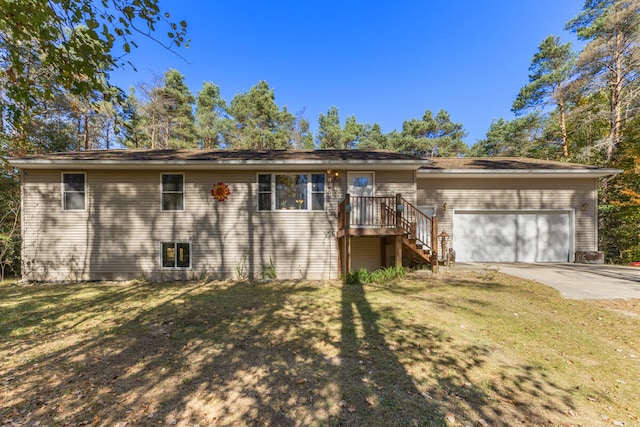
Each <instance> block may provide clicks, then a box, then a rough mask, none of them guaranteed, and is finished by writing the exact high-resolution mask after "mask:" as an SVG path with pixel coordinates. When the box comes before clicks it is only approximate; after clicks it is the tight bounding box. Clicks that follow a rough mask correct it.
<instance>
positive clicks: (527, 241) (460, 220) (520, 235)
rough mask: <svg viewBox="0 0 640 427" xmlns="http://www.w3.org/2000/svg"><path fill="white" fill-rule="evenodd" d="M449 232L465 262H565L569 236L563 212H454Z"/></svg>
mask: <svg viewBox="0 0 640 427" xmlns="http://www.w3.org/2000/svg"><path fill="white" fill-rule="evenodd" d="M453 233H454V239H455V240H454V249H455V250H456V255H457V259H458V260H459V261H468V262H566V261H568V260H569V253H570V248H571V240H572V235H571V224H570V217H569V214H568V213H567V212H522V211H520V212H499V213H492V212H473V213H471V212H470V213H466V212H463V213H456V214H455V215H454V226H453Z"/></svg>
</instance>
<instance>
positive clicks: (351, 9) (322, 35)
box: [112, 0, 584, 145]
mask: <svg viewBox="0 0 640 427" xmlns="http://www.w3.org/2000/svg"><path fill="white" fill-rule="evenodd" d="M583 5H584V0H511V1H509V0H500V1H498V0H484V1H477V0H475V1H471V0H460V1H427V0H423V1H398V2H389V1H384V2H383V1H376V0H373V1H368V2H362V1H347V0H345V1H334V0H328V1H327V0H325V1H299V2H291V1H271V2H269V1H249V0H245V1H227V2H213V1H195V0H181V1H179V2H177V1H172V2H169V1H163V2H161V6H162V7H163V8H164V9H165V10H167V11H169V12H170V13H171V15H172V19H174V20H177V21H179V20H182V19H185V20H186V21H187V23H188V30H189V34H188V36H189V38H190V39H191V44H190V47H189V48H188V49H183V48H181V49H178V53H179V54H180V55H182V56H183V57H184V58H185V59H186V62H185V60H183V59H181V58H180V57H178V56H176V55H174V54H172V53H171V52H168V51H166V50H165V49H163V48H162V47H160V46H159V45H157V44H154V43H153V42H150V41H148V40H141V39H137V41H138V44H139V45H140V48H139V49H135V50H134V51H133V52H132V54H131V55H130V56H129V58H128V59H129V60H130V61H131V62H132V63H133V64H134V65H135V66H136V68H137V72H136V71H133V70H131V69H130V68H128V69H124V70H119V71H116V72H114V73H112V83H115V84H117V85H119V86H120V87H122V88H124V89H126V88H128V87H129V86H135V85H136V84H138V83H140V82H151V81H152V80H153V76H154V74H155V75H162V74H163V73H164V72H165V71H166V70H167V69H169V68H175V69H177V70H179V71H180V72H181V73H182V74H183V75H185V78H186V82H187V84H188V85H189V87H190V88H191V90H192V92H193V93H194V95H195V94H196V93H197V92H198V91H199V90H200V88H201V87H202V83H203V82H204V81H211V82H213V83H215V84H217V85H218V86H220V89H221V93H222V96H223V98H225V100H226V101H227V102H229V101H231V99H232V98H233V96H234V95H236V94H237V93H240V92H246V91H248V90H249V89H250V88H251V87H252V86H254V85H255V84H256V83H257V82H258V81H260V80H266V81H267V82H268V83H269V85H270V87H271V88H272V89H274V90H275V97H276V103H277V104H278V106H280V107H283V106H286V107H287V109H288V110H289V111H290V112H292V113H294V114H296V113H298V112H301V111H303V110H304V117H305V118H306V119H308V120H309V121H310V123H311V126H312V130H313V131H314V133H315V130H316V129H317V121H318V116H319V114H320V113H326V112H327V110H329V108H330V107H331V106H336V107H338V109H339V112H340V118H341V120H342V122H343V123H344V119H345V118H346V117H347V116H350V115H355V116H356V118H357V120H358V121H359V122H361V123H372V124H373V123H376V122H377V123H379V124H380V126H381V127H382V130H383V131H384V132H390V131H392V130H393V129H398V130H400V129H401V128H402V122H403V121H404V120H405V119H411V118H421V117H422V115H423V114H424V112H425V110H427V109H430V110H431V111H433V112H434V114H435V113H436V112H437V111H438V110H440V109H445V110H446V111H448V112H449V114H450V115H451V118H452V120H453V121H455V122H459V123H462V124H463V126H464V128H465V130H466V131H467V132H468V134H469V135H468V136H467V137H466V138H465V141H466V142H467V144H469V145H473V144H474V143H475V142H476V141H477V140H479V139H482V138H484V136H485V134H486V131H487V129H488V128H489V126H490V124H491V121H492V120H495V119H498V118H500V117H503V118H505V119H511V118H513V114H512V113H511V111H510V108H511V104H512V102H513V100H514V98H515V96H516V95H517V93H518V91H519V90H520V88H521V87H522V86H524V85H525V84H526V83H527V81H528V80H527V79H528V68H529V65H530V62H531V58H532V56H533V54H534V53H535V51H536V49H537V46H538V45H539V44H540V42H541V41H542V40H543V39H544V38H545V37H547V36H548V35H551V34H555V35H558V36H560V37H561V38H562V39H563V41H565V42H566V41H571V42H573V43H574V44H575V42H576V40H575V37H574V36H573V34H570V33H568V32H566V31H564V25H565V23H566V22H567V21H568V20H569V19H571V18H572V17H574V16H575V15H576V14H577V13H578V12H579V11H580V9H581V7H582V6H583ZM156 36H158V37H161V36H162V33H158V34H156Z"/></svg>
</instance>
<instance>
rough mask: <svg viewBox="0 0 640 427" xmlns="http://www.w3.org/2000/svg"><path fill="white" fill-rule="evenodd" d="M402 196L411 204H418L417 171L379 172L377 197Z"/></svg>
mask: <svg viewBox="0 0 640 427" xmlns="http://www.w3.org/2000/svg"><path fill="white" fill-rule="evenodd" d="M398 193H400V194H402V197H404V198H405V199H406V200H408V201H409V203H411V204H414V205H415V202H416V179H415V171H413V170H409V171H401V170H399V171H377V172H376V193H375V194H376V196H395V195H396V194H398Z"/></svg>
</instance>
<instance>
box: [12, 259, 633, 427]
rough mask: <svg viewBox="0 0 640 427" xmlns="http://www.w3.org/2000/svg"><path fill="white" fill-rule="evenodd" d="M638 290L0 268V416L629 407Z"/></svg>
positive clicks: (475, 421)
mask: <svg viewBox="0 0 640 427" xmlns="http://www.w3.org/2000/svg"><path fill="white" fill-rule="evenodd" d="M639 340H640V301H637V300H636V301H611V302H607V301H575V300H566V299H562V298H561V297H560V296H559V294H558V293H557V292H556V291H555V290H553V289H550V288H547V287H544V286H542V285H539V284H536V283H533V282H528V281H525V280H522V279H516V278H512V277H509V276H505V275H502V274H500V273H498V272H494V271H481V272H454V273H451V272H450V273H441V274H439V275H438V276H431V275H430V274H426V273H422V274H420V273H413V274H410V275H409V276H407V277H406V278H405V279H402V280H398V281H396V282H394V283H391V284H387V285H384V286H382V285H375V284H371V285H364V286H362V285H346V286H343V285H342V284H341V283H339V282H315V281H277V282H271V283H263V284H252V283H247V282H208V283H195V282H194V283H164V284H154V283H143V282H128V283H85V284H65V285H38V286H23V285H17V284H10V283H5V284H2V285H0V426H10V425H25V426H27V425H28V426H39V427H42V426H81V425H92V426H93V425H96V426H103V425H104V426H107V425H109V426H113V425H115V426H119V427H124V426H147V425H148V426H151V425H154V426H156V425H178V426H187V425H199V426H205V425H220V426H227V425H272V426H287V425H305V426H306V425H370V426H374V425H375V426H379V425H389V426H400V425H434V426H439V425H460V426H467V425H469V426H502V425H504V426H513V425H540V426H548V425H558V426H599V425H603V426H606V425H619V426H621V425H625V426H632V425H640V409H639V408H640V383H639V382H640V341H639Z"/></svg>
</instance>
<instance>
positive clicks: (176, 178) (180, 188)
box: [160, 173, 184, 211]
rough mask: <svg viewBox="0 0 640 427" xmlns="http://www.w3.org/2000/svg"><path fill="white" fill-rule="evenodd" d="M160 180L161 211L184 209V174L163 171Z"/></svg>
mask: <svg viewBox="0 0 640 427" xmlns="http://www.w3.org/2000/svg"><path fill="white" fill-rule="evenodd" d="M160 181H161V184H160V186H161V192H162V194H161V199H162V201H161V209H162V210H163V211H183V210H184V174H183V173H163V174H161V177H160Z"/></svg>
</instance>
